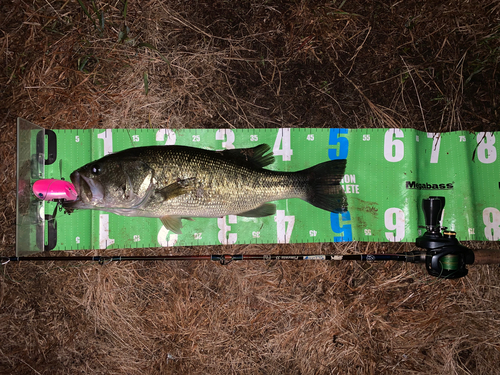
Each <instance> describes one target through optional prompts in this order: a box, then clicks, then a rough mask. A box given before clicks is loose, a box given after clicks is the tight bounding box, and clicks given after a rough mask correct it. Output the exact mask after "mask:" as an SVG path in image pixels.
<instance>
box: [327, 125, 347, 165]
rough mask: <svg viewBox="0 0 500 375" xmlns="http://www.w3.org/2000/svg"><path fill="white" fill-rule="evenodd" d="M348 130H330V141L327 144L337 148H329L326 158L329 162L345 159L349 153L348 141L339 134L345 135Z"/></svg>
mask: <svg viewBox="0 0 500 375" xmlns="http://www.w3.org/2000/svg"><path fill="white" fill-rule="evenodd" d="M347 131H348V129H330V139H329V142H328V144H329V145H330V146H337V148H330V149H329V150H328V157H329V158H330V160H337V159H346V158H347V153H348V152H349V140H348V139H347V138H346V137H344V136H342V135H341V134H347Z"/></svg>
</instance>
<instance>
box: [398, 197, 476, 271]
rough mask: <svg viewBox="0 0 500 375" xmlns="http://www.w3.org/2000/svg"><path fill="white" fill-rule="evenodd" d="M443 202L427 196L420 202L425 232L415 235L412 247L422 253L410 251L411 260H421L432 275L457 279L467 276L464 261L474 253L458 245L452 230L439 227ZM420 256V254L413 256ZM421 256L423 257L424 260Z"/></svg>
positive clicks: (414, 261)
mask: <svg viewBox="0 0 500 375" xmlns="http://www.w3.org/2000/svg"><path fill="white" fill-rule="evenodd" d="M444 204H445V199H444V197H429V198H428V199H424V200H423V202H422V209H423V211H424V218H425V229H426V232H425V233H424V234H423V235H422V236H420V237H418V238H417V240H416V246H417V247H420V248H422V249H425V250H427V252H426V253H419V252H414V254H415V256H414V259H413V261H412V260H411V259H407V261H410V262H412V263H423V262H424V261H425V266H426V268H427V272H429V274H430V275H432V276H435V277H441V278H446V279H457V278H459V277H463V276H465V275H467V272H468V270H467V267H466V265H467V264H473V263H474V252H473V251H472V250H471V249H469V248H467V247H465V246H463V245H460V243H459V242H458V240H457V239H456V233H455V232H453V231H448V230H446V229H447V228H446V227H441V226H440V225H439V221H440V218H441V215H442V213H443V208H444ZM417 254H418V255H420V256H417ZM424 258H425V259H424Z"/></svg>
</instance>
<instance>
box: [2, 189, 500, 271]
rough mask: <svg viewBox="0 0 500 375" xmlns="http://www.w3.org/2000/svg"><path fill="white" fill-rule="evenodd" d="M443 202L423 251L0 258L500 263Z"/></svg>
mask: <svg viewBox="0 0 500 375" xmlns="http://www.w3.org/2000/svg"><path fill="white" fill-rule="evenodd" d="M444 205H445V199H444V197H430V198H428V199H424V200H423V202H422V209H423V211H424V216H425V228H426V232H425V233H424V234H423V235H422V236H420V237H418V238H417V240H416V246H417V247H419V248H421V249H423V250H424V251H418V250H416V251H409V252H404V253H397V254H354V255H337V254H328V255H324V254H316V255H305V254H233V255H231V254H222V255H219V254H211V255H154V256H120V255H118V256H114V255H113V256H107V255H105V256H42V257H36V256H35V257H33V256H29V257H28V256H20V257H17V256H15V257H1V260H2V264H6V263H9V262H17V261H76V262H78V261H95V262H98V263H99V264H105V263H109V262H122V261H181V260H210V261H217V262H220V263H221V264H223V265H227V264H229V263H231V262H233V261H242V260H264V261H273V260H276V261H277V260H329V261H370V262H373V261H399V262H406V263H425V266H426V269H427V272H428V273H429V274H430V275H431V276H434V277H439V278H446V279H456V278H460V277H464V276H466V275H467V273H468V269H467V267H466V266H467V265H470V264H500V250H493V249H482V250H476V251H473V250H471V249H469V248H467V247H465V246H463V245H461V244H460V243H459V242H458V240H457V238H456V233H455V232H453V231H448V230H447V228H446V227H441V226H440V225H439V222H440V218H441V215H442V212H443V208H444Z"/></svg>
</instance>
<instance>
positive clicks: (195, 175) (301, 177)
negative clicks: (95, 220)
mask: <svg viewBox="0 0 500 375" xmlns="http://www.w3.org/2000/svg"><path fill="white" fill-rule="evenodd" d="M269 151H270V147H269V146H268V145H266V144H262V145H259V146H256V147H253V148H248V149H232V150H224V151H211V150H205V149H200V148H194V147H187V146H149V147H137V148H132V149H127V150H123V151H120V152H117V153H115V154H110V155H107V156H105V157H103V158H101V159H99V160H96V161H94V162H91V163H89V164H87V165H85V166H83V167H81V168H79V169H78V170H76V171H75V172H73V173H72V174H71V180H72V182H73V183H74V185H75V187H76V189H77V191H78V194H79V199H78V200H77V201H75V202H69V203H66V204H65V208H66V209H67V211H69V212H71V211H73V210H75V209H96V210H101V211H108V212H112V213H115V214H118V215H124V216H142V217H157V218H160V219H161V220H162V222H163V224H164V225H165V227H167V228H168V229H170V230H172V231H174V232H176V233H180V228H181V227H182V224H181V219H183V218H184V219H189V218H192V217H222V216H226V215H240V216H247V217H263V216H268V215H272V214H274V213H275V212H276V206H275V205H274V204H270V203H268V202H271V201H276V200H280V199H288V198H300V199H303V200H305V201H307V202H309V203H311V204H313V205H314V206H316V207H319V208H322V209H325V210H328V211H332V212H343V211H345V210H346V209H347V208H346V207H347V202H346V198H345V194H344V191H343V189H342V188H341V186H340V180H341V179H342V177H343V175H344V170H345V165H346V161H345V160H331V161H328V162H325V163H321V164H318V165H316V166H314V167H311V168H308V169H305V170H302V171H297V172H279V171H272V170H268V169H265V168H264V167H265V166H267V165H269V164H271V163H273V162H274V157H272V156H271V155H270V154H269Z"/></svg>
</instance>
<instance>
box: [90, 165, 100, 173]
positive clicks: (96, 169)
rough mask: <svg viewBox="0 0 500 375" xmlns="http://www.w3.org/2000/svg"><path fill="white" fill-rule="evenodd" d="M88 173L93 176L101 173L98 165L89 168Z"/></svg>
mask: <svg viewBox="0 0 500 375" xmlns="http://www.w3.org/2000/svg"><path fill="white" fill-rule="evenodd" d="M90 173H92V174H93V175H95V176H97V175H98V174H99V173H101V167H100V166H99V164H94V165H93V166H91V167H90Z"/></svg>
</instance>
